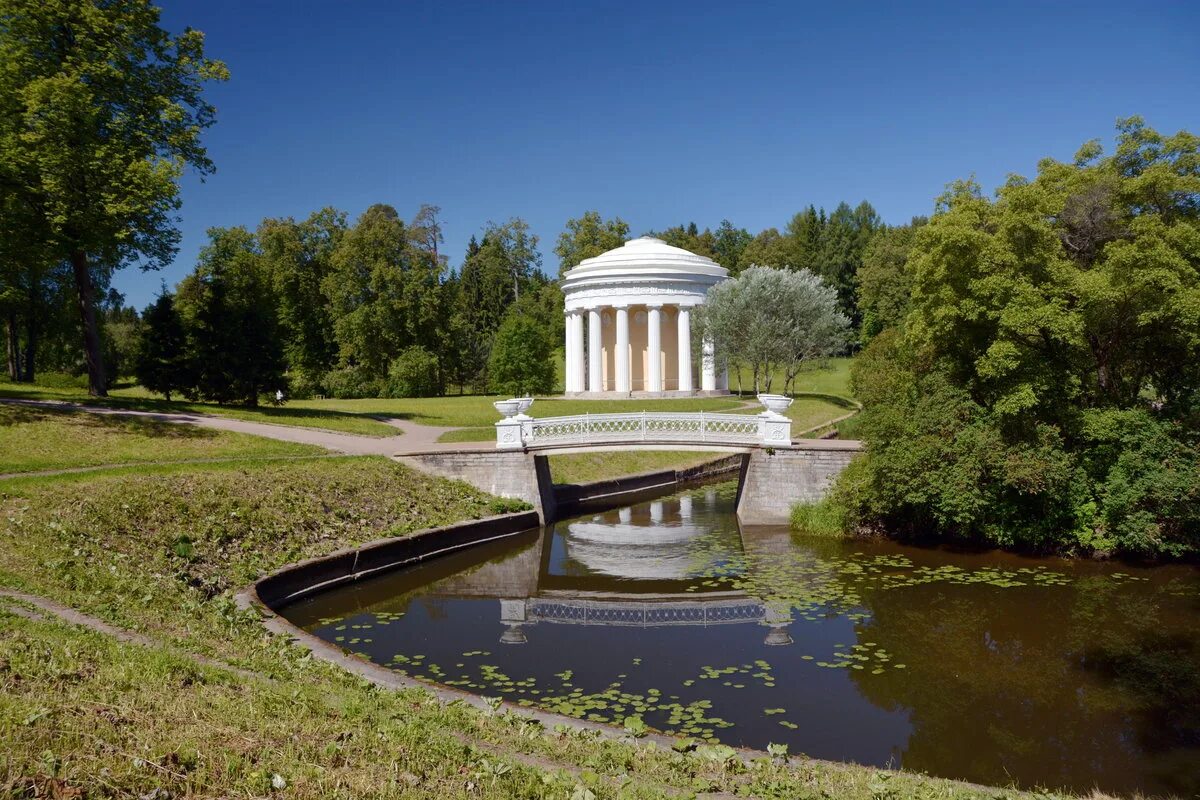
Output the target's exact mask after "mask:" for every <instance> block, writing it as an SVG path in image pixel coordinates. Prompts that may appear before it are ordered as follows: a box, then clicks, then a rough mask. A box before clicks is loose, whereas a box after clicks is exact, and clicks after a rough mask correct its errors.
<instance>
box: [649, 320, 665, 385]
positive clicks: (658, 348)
mask: <svg viewBox="0 0 1200 800" xmlns="http://www.w3.org/2000/svg"><path fill="white" fill-rule="evenodd" d="M646 349H647V350H648V351H649V352H647V353H646V360H647V361H648V362H649V363H648V364H647V365H646V366H647V369H646V389H647V391H651V392H661V391H662V390H663V382H662V306H646Z"/></svg>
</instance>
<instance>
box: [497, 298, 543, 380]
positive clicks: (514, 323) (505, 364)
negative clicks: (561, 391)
mask: <svg viewBox="0 0 1200 800" xmlns="http://www.w3.org/2000/svg"><path fill="white" fill-rule="evenodd" d="M553 352H554V345H553V343H552V342H551V341H550V333H549V331H547V330H546V328H545V327H544V326H543V325H541V324H539V323H538V322H537V321H536V320H534V319H531V318H530V317H528V316H526V315H525V314H521V313H513V312H512V311H510V312H509V313H508V314H507V315H506V316H505V318H504V322H503V323H501V325H500V329H499V330H498V331H496V340H495V342H494V343H493V344H492V356H491V358H490V359H489V360H488V377H489V380H490V381H491V386H492V390H493V391H496V392H500V393H501V394H507V395H510V396H514V397H515V396H519V395H524V394H545V393H547V392H551V391H553V390H554V359H553V358H552V354H553Z"/></svg>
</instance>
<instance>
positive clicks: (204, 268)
mask: <svg viewBox="0 0 1200 800" xmlns="http://www.w3.org/2000/svg"><path fill="white" fill-rule="evenodd" d="M208 237H209V243H208V245H207V246H205V248H204V249H203V250H201V251H200V258H199V263H198V264H197V266H196V270H195V271H194V272H193V273H192V274H191V275H189V276H188V277H187V278H185V279H184V281H183V282H182V283H181V284H180V288H179V299H180V304H181V305H182V306H183V309H181V314H183V316H184V318H185V320H186V324H187V326H188V329H189V351H190V354H191V368H192V370H193V371H194V372H193V374H194V376H195V387H194V389H193V390H192V394H195V395H198V396H199V397H202V398H204V399H206V400H214V401H216V402H218V403H231V402H241V403H244V404H246V405H249V406H255V405H258V398H259V395H262V394H273V393H274V392H276V391H278V390H281V389H283V388H285V384H286V381H285V378H284V368H285V362H284V358H283V345H282V337H281V336H280V331H279V324H278V319H277V316H276V302H277V301H276V298H275V296H274V294H273V293H272V291H271V282H270V279H269V276H268V275H267V274H266V268H265V267H264V265H263V263H262V254H261V252H260V251H259V250H258V248H257V243H256V242H255V239H254V234H252V233H250V231H248V230H246V229H245V228H240V227H239V228H212V229H210V230H209V231H208Z"/></svg>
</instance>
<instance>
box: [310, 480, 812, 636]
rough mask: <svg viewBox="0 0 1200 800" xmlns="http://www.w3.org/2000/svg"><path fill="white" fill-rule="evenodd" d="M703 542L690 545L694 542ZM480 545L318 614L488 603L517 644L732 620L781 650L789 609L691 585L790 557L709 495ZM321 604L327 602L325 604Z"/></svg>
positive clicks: (778, 537) (779, 543)
mask: <svg viewBox="0 0 1200 800" xmlns="http://www.w3.org/2000/svg"><path fill="white" fill-rule="evenodd" d="M705 536H708V537H711V538H710V540H709V541H706V542H704V543H703V546H697V544H698V540H699V539H700V538H701V537H705ZM518 541H520V542H521V544H519V545H514V543H513V541H512V540H509V541H507V542H495V543H492V544H489V545H481V546H478V547H475V548H471V549H468V550H463V551H460V552H458V553H455V554H451V555H448V556H445V557H443V558H438V559H435V560H432V561H429V562H427V563H426V564H424V565H422V566H420V567H417V568H415V569H412V570H404V571H400V572H395V573H391V574H389V575H384V576H380V577H378V578H375V579H370V580H367V581H363V582H362V583H359V584H356V585H355V586H354V587H353V588H351V589H349V590H348V591H345V592H344V593H337V594H335V595H333V596H332V597H337V598H338V599H339V601H340V602H339V605H342V604H344V606H343V607H340V608H331V607H330V606H329V605H327V604H324V605H323V607H322V609H321V611H320V613H321V615H322V616H329V615H331V614H332V615H348V614H351V613H354V612H358V611H367V610H375V609H379V608H394V607H395V603H396V601H397V599H398V598H403V597H405V596H407V595H408V594H409V593H410V592H412V591H413V590H414V589H418V588H419V587H428V588H427V589H423V590H422V591H421V596H422V598H423V599H429V600H461V599H465V600H483V599H495V600H497V601H499V604H500V620H499V621H500V622H501V623H503V624H504V626H505V628H506V630H505V632H504V633H503V634H502V636H501V641H502V642H505V643H509V644H518V643H522V642H524V641H526V638H527V629H528V628H530V627H532V626H536V625H538V624H554V625H588V626H618V627H641V628H657V627H670V626H683V625H696V626H709V625H730V624H736V623H757V624H762V625H768V626H770V627H771V631H770V632H769V633H768V634H767V637H766V641H767V644H788V643H790V642H791V638H790V637H789V636H788V633H787V625H788V623H789V622H790V615H789V609H786V608H784V609H781V610H775V609H772V608H771V607H769V606H767V605H766V604H764V603H763V602H762V601H760V600H758V599H757V598H753V597H749V596H747V595H746V594H745V593H744V592H738V591H728V590H725V589H721V588H718V587H706V586H703V585H700V581H701V580H702V578H701V577H700V576H703V575H706V574H712V572H711V570H712V569H713V568H714V567H718V566H720V565H721V563H722V562H723V561H725V560H727V559H729V558H730V557H736V556H740V555H742V554H743V553H744V554H746V555H750V556H754V555H756V554H782V553H783V552H785V551H787V550H790V548H791V538H790V535H789V533H788V531H787V530H786V529H771V528H740V526H736V518H735V517H734V516H733V514H732V513H731V503H729V502H728V500H726V501H725V502H722V501H721V500H720V499H719V497H718V494H717V491H716V489H714V488H709V489H707V490H704V491H703V492H693V493H687V494H683V495H680V496H678V497H672V498H666V499H663V500H656V501H653V502H650V503H642V504H639V505H636V506H632V507H626V508H621V509H617V510H613V511H609V512H605V513H602V514H595V515H592V516H588V517H582V518H579V519H575V520H569V521H565V522H562V523H558V524H556V525H555V526H552V527H551V528H549V529H547V530H545V531H543V532H541V533H536V532H530V533H529V534H522V535H521V537H520V539H519V540H518ZM330 599H331V598H330Z"/></svg>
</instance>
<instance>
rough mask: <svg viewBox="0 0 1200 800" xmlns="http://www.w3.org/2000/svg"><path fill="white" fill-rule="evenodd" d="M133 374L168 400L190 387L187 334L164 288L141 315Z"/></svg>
mask: <svg viewBox="0 0 1200 800" xmlns="http://www.w3.org/2000/svg"><path fill="white" fill-rule="evenodd" d="M133 374H134V376H135V377H136V378H137V380H138V383H140V384H141V385H142V386H144V387H146V388H147V389H149V390H150V391H152V392H157V393H159V394H161V395H163V396H164V397H166V398H167V400H168V401H169V400H170V399H171V394H172V393H173V392H176V393H180V394H182V393H183V392H185V391H187V390H188V389H189V388H190V387H191V385H192V381H191V371H190V369H189V362H188V347H187V332H186V331H185V330H184V327H183V318H182V317H181V316H180V315H179V311H178V310H176V308H175V299H174V298H173V297H172V296H171V294H170V293H169V292H168V291H166V287H163V292H162V294H160V295H159V296H158V299H157V300H155V301H154V302H153V303H151V304H150V305H149V306H147V307H146V310H145V311H144V312H142V327H141V329H140V330H139V332H138V340H137V348H136V351H135V355H134V364H133Z"/></svg>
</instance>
